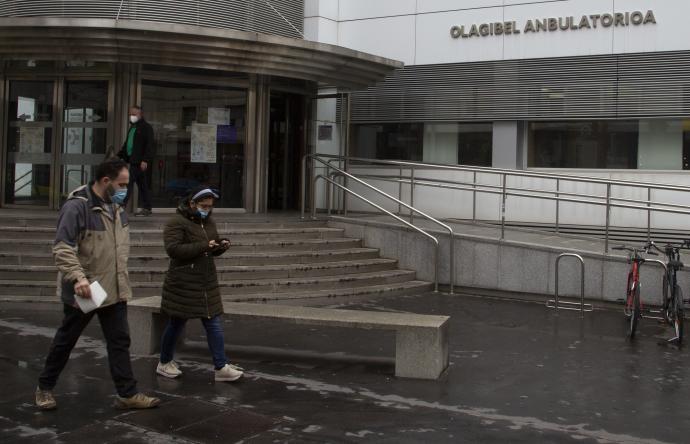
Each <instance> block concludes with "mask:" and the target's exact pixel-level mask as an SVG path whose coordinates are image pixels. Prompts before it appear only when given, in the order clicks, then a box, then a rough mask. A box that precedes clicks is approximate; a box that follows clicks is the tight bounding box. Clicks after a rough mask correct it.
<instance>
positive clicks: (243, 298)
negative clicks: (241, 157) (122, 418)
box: [0, 280, 434, 303]
mask: <svg viewBox="0 0 690 444" xmlns="http://www.w3.org/2000/svg"><path fill="white" fill-rule="evenodd" d="M433 288H434V286H433V284H431V283H429V282H424V281H417V280H413V281H405V282H399V283H394V284H385V285H368V286H362V287H351V288H337V289H328V290H315V291H303V292H291V293H253V294H237V295H232V296H228V295H225V296H223V301H226V302H250V301H270V300H274V301H275V300H286V299H312V298H331V297H342V296H371V297H376V296H382V295H386V296H402V295H408V294H420V293H427V292H430V291H433ZM139 297H145V296H143V295H136V296H135V299H136V298H139ZM0 302H42V303H60V300H59V299H58V297H57V296H56V295H55V291H54V289H53V292H52V293H51V294H50V295H43V296H32V295H28V294H26V293H24V292H23V293H22V294H21V295H19V293H16V294H0Z"/></svg>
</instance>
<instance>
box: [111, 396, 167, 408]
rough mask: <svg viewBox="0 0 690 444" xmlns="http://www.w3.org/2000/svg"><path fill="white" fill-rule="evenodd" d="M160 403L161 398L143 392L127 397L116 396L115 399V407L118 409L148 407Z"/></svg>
mask: <svg viewBox="0 0 690 444" xmlns="http://www.w3.org/2000/svg"><path fill="white" fill-rule="evenodd" d="M160 403H161V400H160V399H158V398H154V397H152V396H146V395H145V394H143V393H137V394H136V395H134V396H130V397H129V398H123V397H121V396H118V397H117V398H116V399H115V407H117V408H118V409H123V410H124V409H150V408H153V407H156V406H157V405H158V404H160Z"/></svg>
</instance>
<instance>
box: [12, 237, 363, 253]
mask: <svg viewBox="0 0 690 444" xmlns="http://www.w3.org/2000/svg"><path fill="white" fill-rule="evenodd" d="M52 244H53V241H52V240H50V239H19V240H6V241H1V242H0V252H16V251H31V252H43V253H49V252H50V251H51V248H52ZM361 246H362V241H361V239H350V238H336V239H280V240H278V239H267V240H264V239H249V240H242V239H240V240H237V241H235V240H232V241H231V246H230V249H231V251H232V252H236V253H246V252H269V251H321V250H342V249H351V248H360V247H361ZM130 247H131V254H134V255H136V254H145V253H153V254H156V253H161V252H163V251H164V250H163V242H162V241H160V242H155V241H143V242H131V244H130Z"/></svg>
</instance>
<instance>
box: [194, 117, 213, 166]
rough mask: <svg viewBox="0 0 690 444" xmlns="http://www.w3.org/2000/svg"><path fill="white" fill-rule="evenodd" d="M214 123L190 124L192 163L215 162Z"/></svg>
mask: <svg viewBox="0 0 690 444" xmlns="http://www.w3.org/2000/svg"><path fill="white" fill-rule="evenodd" d="M216 131H217V127H216V125H207V124H204V123H193V124H192V142H191V145H192V153H191V161H192V162H194V163H216V152H217V140H216Z"/></svg>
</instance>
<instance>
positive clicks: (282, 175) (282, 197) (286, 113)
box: [266, 92, 306, 210]
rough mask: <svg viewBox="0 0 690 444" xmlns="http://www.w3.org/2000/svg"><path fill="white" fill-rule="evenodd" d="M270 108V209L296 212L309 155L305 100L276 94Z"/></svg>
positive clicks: (289, 95) (297, 96)
mask: <svg viewBox="0 0 690 444" xmlns="http://www.w3.org/2000/svg"><path fill="white" fill-rule="evenodd" d="M270 107H271V114H270V117H269V125H270V127H269V135H268V145H269V147H268V181H267V182H268V190H267V196H266V197H267V199H266V201H267V207H268V209H269V210H296V209H297V208H298V205H299V196H300V188H299V186H300V171H301V164H302V156H304V154H305V152H306V129H305V115H306V114H305V113H306V110H305V101H304V97H303V96H300V95H296V94H287V93H281V92H274V93H273V94H271V102H270Z"/></svg>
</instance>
